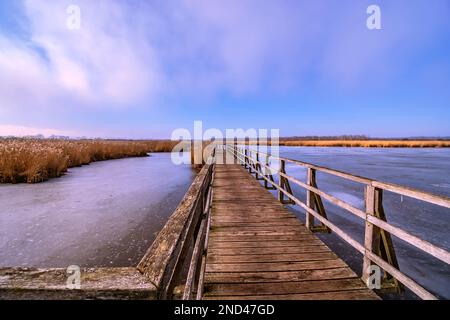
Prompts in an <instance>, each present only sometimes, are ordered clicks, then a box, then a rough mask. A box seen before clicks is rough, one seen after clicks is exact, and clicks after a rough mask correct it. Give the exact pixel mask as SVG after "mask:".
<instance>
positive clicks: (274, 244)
mask: <svg viewBox="0 0 450 320" xmlns="http://www.w3.org/2000/svg"><path fill="white" fill-rule="evenodd" d="M316 245H323V242H322V241H320V240H319V239H317V238H316V239H314V238H311V239H309V240H308V241H271V242H267V241H263V242H258V241H215V240H214V239H212V238H211V239H210V242H209V247H210V248H278V247H294V248H299V247H300V248H303V247H309V246H316Z"/></svg>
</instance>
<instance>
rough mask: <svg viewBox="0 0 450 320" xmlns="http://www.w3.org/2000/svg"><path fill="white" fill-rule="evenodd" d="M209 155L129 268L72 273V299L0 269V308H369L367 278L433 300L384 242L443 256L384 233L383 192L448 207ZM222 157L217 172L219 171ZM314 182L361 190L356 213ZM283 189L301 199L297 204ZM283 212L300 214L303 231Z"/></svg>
mask: <svg viewBox="0 0 450 320" xmlns="http://www.w3.org/2000/svg"><path fill="white" fill-rule="evenodd" d="M213 147H214V148H212V149H211V150H213V151H212V154H211V157H210V158H209V159H208V161H207V163H206V164H205V165H204V166H203V167H202V168H201V170H200V172H199V173H198V174H197V176H196V178H195V179H194V181H193V183H192V185H191V186H190V188H189V190H188V191H187V193H186V195H185V196H184V198H183V200H182V201H181V203H180V204H179V206H178V207H177V209H176V210H175V212H174V213H173V214H172V216H171V217H170V218H169V220H168V221H167V223H166V225H165V226H164V228H163V229H162V230H161V231H160V232H159V234H158V236H157V237H156V239H155V241H154V242H153V243H152V245H151V247H150V248H149V249H148V251H147V253H146V254H145V255H144V257H143V258H142V260H141V262H140V263H139V265H138V266H137V267H128V268H91V269H82V270H80V271H81V272H80V276H81V279H80V283H81V286H80V287H78V288H76V289H73V288H68V287H67V284H66V280H67V274H66V269H61V268H59V269H58V268H49V269H33V268H31V269H30V268H29V269H22V268H0V299H23V298H27V299H153V300H154V299H221V300H226V299H326V300H329V299H351V300H355V299H379V296H378V295H377V294H376V293H375V292H374V291H372V290H370V289H369V288H368V285H369V284H370V283H372V281H373V280H374V277H373V276H374V275H376V274H377V273H376V270H377V269H378V270H379V271H380V276H381V288H382V290H396V291H397V292H402V291H403V290H404V288H405V287H406V288H408V289H409V290H411V291H412V292H414V293H415V294H416V295H417V296H419V297H420V298H422V299H436V296H435V295H434V294H433V293H432V292H431V291H432V289H433V288H424V287H423V286H422V285H420V284H419V283H417V282H416V281H415V280H414V279H412V278H411V277H409V276H408V275H406V274H404V273H403V272H402V271H401V270H400V266H399V264H398V262H397V258H396V254H395V250H394V244H393V241H392V238H391V237H392V236H394V237H396V238H397V239H398V240H401V241H403V242H406V243H408V244H409V245H411V246H413V247H415V248H416V249H419V250H421V251H423V252H425V253H427V254H429V255H431V256H433V257H435V258H436V259H438V260H440V261H441V262H443V263H445V264H448V265H450V253H449V252H448V251H446V250H445V249H443V248H440V247H438V246H436V245H435V244H432V243H430V242H428V241H426V240H423V239H421V238H420V237H418V236H416V235H413V234H411V233H410V232H408V231H405V230H404V229H403V228H401V227H398V226H394V225H392V224H390V223H389V222H388V221H387V219H386V215H385V213H384V208H383V192H384V191H388V192H391V193H395V194H399V195H402V196H405V197H410V198H413V199H416V200H419V201H423V202H426V203H428V204H433V205H436V206H441V207H444V208H447V209H450V198H448V197H444V196H438V195H434V194H430V193H427V192H423V191H419V190H416V189H412V188H408V187H403V186H398V185H395V184H390V183H384V182H379V181H376V180H372V179H368V178H363V177H359V176H355V175H352V174H349V173H345V172H341V171H337V170H333V169H330V168H325V167H320V166H317V165H313V164H309V163H305V162H301V161H297V160H292V159H288V158H282V157H276V156H273V155H270V154H269V153H263V152H261V151H260V150H259V149H258V148H257V147H255V146H241V145H237V144H234V145H227V146H222V145H215V146H213ZM225 157H227V160H228V161H227V162H226V163H227V164H221V163H224V161H223V160H224V158H225ZM229 159H232V160H233V161H232V162H233V163H232V164H228V163H230V162H229ZM286 163H289V164H290V165H295V166H299V167H302V168H303V169H304V170H306V173H307V174H306V177H307V178H306V182H303V181H300V180H299V179H297V178H295V177H293V176H291V175H289V174H288V173H287V172H286ZM317 172H321V173H324V174H329V175H333V176H335V177H338V178H341V179H344V180H346V181H352V182H354V183H357V184H359V185H361V187H362V188H363V190H364V201H365V209H364V210H361V209H359V208H356V207H353V206H352V205H351V204H349V203H346V202H344V201H342V200H340V199H338V198H336V197H334V196H332V195H330V194H328V193H326V192H325V191H323V190H321V189H320V187H319V184H320V183H319V184H318V183H317V177H316V173H317ZM291 184H295V185H297V186H299V187H301V188H303V189H304V190H305V191H306V201H304V202H303V201H300V200H299V199H298V198H297V197H296V196H295V195H294V193H293V191H292V188H291ZM266 189H268V190H273V191H275V192H276V193H277V197H274V195H273V194H272V193H271V192H269V191H268V190H266ZM324 200H325V201H327V203H328V204H329V205H333V206H337V207H339V208H341V209H344V210H345V211H346V212H347V213H348V214H350V215H353V216H354V217H357V218H359V219H361V221H363V222H364V224H363V228H364V239H363V241H362V243H361V241H358V240H355V239H354V238H352V237H351V236H350V235H349V234H348V233H346V232H345V231H344V230H343V229H341V228H340V227H339V226H337V225H336V224H334V223H333V222H332V221H330V219H329V218H328V217H327V212H326V208H327V207H326V206H325V205H324V203H323V201H324ZM288 204H289V205H295V206H298V207H299V208H300V209H301V210H302V211H303V212H304V213H305V224H303V223H302V222H301V221H300V220H299V219H298V218H297V217H296V216H295V215H294V214H293V213H291V211H289V210H288V209H287V208H286V207H285V205H288ZM443 227H444V228H445V227H448V226H443ZM317 232H325V233H330V232H333V233H334V234H335V235H337V236H338V237H340V238H341V239H342V240H344V241H345V242H346V243H348V244H349V245H350V246H351V247H353V248H354V249H355V250H356V251H357V252H359V253H360V254H361V255H362V257H363V258H362V259H363V263H362V265H363V266H362V272H361V274H362V276H361V277H359V276H358V275H357V274H356V273H355V272H354V271H352V270H351V269H350V268H349V266H348V265H347V264H346V263H345V262H344V261H343V260H341V259H340V258H339V257H338V256H337V255H336V254H335V253H334V252H332V251H331V250H330V249H329V248H328V247H327V246H326V245H325V244H324V243H323V242H322V241H321V240H320V239H319V238H318V237H317V236H316V235H315V234H314V233H317ZM377 266H378V267H377Z"/></svg>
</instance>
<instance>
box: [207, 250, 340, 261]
mask: <svg viewBox="0 0 450 320" xmlns="http://www.w3.org/2000/svg"><path fill="white" fill-rule="evenodd" d="M336 258H337V257H336V255H335V254H334V253H333V252H331V251H329V252H318V253H315V252H308V253H289V254H276V255H273V254H266V255H262V254H255V255H212V254H211V255H208V260H207V263H263V262H296V261H316V260H330V259H336Z"/></svg>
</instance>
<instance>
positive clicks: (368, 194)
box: [362, 186, 378, 285]
mask: <svg viewBox="0 0 450 320" xmlns="http://www.w3.org/2000/svg"><path fill="white" fill-rule="evenodd" d="M364 198H365V204H366V220H365V232H364V251H365V253H364V260H363V270H362V279H363V281H364V282H365V283H366V284H367V285H369V283H368V281H369V277H370V273H371V268H370V267H371V265H372V261H371V260H370V259H369V257H368V256H367V253H368V252H371V253H372V252H373V251H374V242H375V240H376V237H377V233H378V232H377V231H378V230H376V229H378V228H376V227H375V226H374V225H373V224H372V223H370V222H369V221H367V216H369V215H372V216H373V215H375V206H376V195H375V187H372V186H366V189H365V195H364Z"/></svg>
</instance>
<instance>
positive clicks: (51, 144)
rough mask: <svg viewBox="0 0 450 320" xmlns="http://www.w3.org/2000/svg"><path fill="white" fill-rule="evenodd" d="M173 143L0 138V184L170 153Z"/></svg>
mask: <svg viewBox="0 0 450 320" xmlns="http://www.w3.org/2000/svg"><path fill="white" fill-rule="evenodd" d="M176 143H177V142H173V141H122V140H117V141H113V140H56V139H55V140H44V139H15V138H14V139H0V183H21V182H27V183H37V182H42V181H46V180H48V179H50V178H54V177H59V176H61V175H62V174H64V173H65V172H66V171H67V169H68V168H71V167H78V166H82V165H86V164H89V163H91V162H94V161H102V160H110V159H120V158H127V157H144V156H147V155H148V153H150V152H170V151H171V150H172V148H173V146H174V145H175V144H176Z"/></svg>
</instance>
